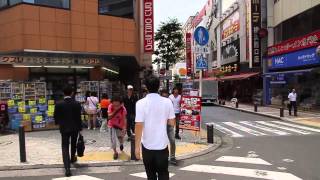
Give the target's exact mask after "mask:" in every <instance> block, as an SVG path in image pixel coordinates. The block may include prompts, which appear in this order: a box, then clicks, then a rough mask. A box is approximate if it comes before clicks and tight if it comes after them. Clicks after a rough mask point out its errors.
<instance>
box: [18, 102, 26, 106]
mask: <svg viewBox="0 0 320 180" xmlns="http://www.w3.org/2000/svg"><path fill="white" fill-rule="evenodd" d="M25 105H26V103H25V102H24V101H20V102H18V107H24V106H25Z"/></svg>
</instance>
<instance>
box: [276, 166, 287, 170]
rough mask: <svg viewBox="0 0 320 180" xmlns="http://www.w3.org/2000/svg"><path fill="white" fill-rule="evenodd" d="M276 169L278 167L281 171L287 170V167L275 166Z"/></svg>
mask: <svg viewBox="0 0 320 180" xmlns="http://www.w3.org/2000/svg"><path fill="white" fill-rule="evenodd" d="M277 169H279V170H281V171H285V170H287V168H285V167H277Z"/></svg>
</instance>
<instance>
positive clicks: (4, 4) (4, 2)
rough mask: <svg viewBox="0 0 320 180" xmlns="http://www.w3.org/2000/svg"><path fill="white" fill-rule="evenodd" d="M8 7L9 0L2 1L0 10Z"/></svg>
mask: <svg viewBox="0 0 320 180" xmlns="http://www.w3.org/2000/svg"><path fill="white" fill-rule="evenodd" d="M6 6H8V1H7V0H0V8H2V7H6Z"/></svg>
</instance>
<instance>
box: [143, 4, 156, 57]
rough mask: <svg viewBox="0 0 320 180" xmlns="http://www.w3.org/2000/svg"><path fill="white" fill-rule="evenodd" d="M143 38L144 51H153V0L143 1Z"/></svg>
mask: <svg viewBox="0 0 320 180" xmlns="http://www.w3.org/2000/svg"><path fill="white" fill-rule="evenodd" d="M143 2H144V3H143V35H144V37H143V40H144V45H143V46H144V52H145V53H153V50H154V26H153V24H154V23H153V0H144V1H143Z"/></svg>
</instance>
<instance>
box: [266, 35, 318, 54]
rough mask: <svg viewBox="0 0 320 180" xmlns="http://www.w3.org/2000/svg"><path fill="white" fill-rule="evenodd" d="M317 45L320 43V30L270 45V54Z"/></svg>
mask: <svg viewBox="0 0 320 180" xmlns="http://www.w3.org/2000/svg"><path fill="white" fill-rule="evenodd" d="M317 45H320V31H316V32H313V33H310V34H308V35H306V36H303V37H298V38H294V39H289V40H287V41H284V42H282V43H280V44H276V45H274V46H271V47H268V56H274V55H279V54H285V53H288V52H292V51H297V50H300V49H305V48H309V47H313V46H317Z"/></svg>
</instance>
